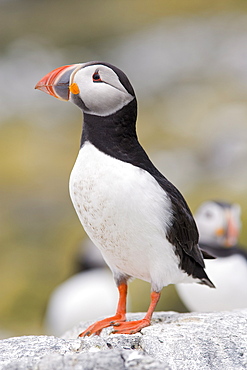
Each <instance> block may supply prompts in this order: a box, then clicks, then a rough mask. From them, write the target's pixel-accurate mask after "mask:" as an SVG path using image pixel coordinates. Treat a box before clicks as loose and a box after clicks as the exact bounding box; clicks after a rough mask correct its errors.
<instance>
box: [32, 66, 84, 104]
mask: <svg viewBox="0 0 247 370" xmlns="http://www.w3.org/2000/svg"><path fill="white" fill-rule="evenodd" d="M81 66H82V64H72V65H67V66H63V67H59V68H56V69H54V70H53V71H51V72H49V73H47V75H45V76H44V77H43V78H41V80H40V81H39V82H38V83H37V84H36V86H35V89H38V90H41V91H43V92H45V93H47V94H49V95H52V96H55V98H58V99H60V100H64V101H68V100H69V94H70V88H69V85H70V76H71V74H72V72H74V71H75V70H77V69H80V68H81Z"/></svg>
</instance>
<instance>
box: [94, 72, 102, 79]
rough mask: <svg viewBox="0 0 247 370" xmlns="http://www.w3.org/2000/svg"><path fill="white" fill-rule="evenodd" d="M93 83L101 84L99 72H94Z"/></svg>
mask: <svg viewBox="0 0 247 370" xmlns="http://www.w3.org/2000/svg"><path fill="white" fill-rule="evenodd" d="M93 82H102V80H101V78H100V75H99V71H95V72H94V74H93Z"/></svg>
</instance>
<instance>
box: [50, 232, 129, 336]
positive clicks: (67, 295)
mask: <svg viewBox="0 0 247 370" xmlns="http://www.w3.org/2000/svg"><path fill="white" fill-rule="evenodd" d="M74 267H75V268H74V270H75V272H74V274H73V275H72V276H70V277H69V278H68V279H66V280H65V281H63V282H62V283H61V284H59V285H58V286H57V287H55V289H54V290H53V291H52V293H51V295H50V297H49V300H48V304H47V307H46V313H45V318H44V331H45V332H47V333H49V334H51V335H56V336H60V335H62V334H63V333H65V332H66V331H67V330H69V329H71V328H72V327H73V326H74V325H76V324H78V322H80V321H82V320H83V321H93V320H96V319H97V318H99V317H105V316H112V315H113V314H114V313H115V306H116V301H117V298H118V295H117V290H116V288H115V284H114V280H113V277H112V274H111V272H110V270H109V268H108V266H107V265H106V263H105V261H104V259H103V257H102V254H101V253H100V251H99V249H98V248H97V247H96V246H95V245H94V244H93V243H92V242H91V240H90V239H88V238H87V239H86V240H85V241H83V243H81V244H80V246H79V250H78V252H77V253H76V256H75V261H74ZM78 292H80V294H78ZM98 302H100V304H99V303H98ZM128 303H129V302H128ZM128 308H129V306H128Z"/></svg>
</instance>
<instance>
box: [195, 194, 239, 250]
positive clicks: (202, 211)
mask: <svg viewBox="0 0 247 370" xmlns="http://www.w3.org/2000/svg"><path fill="white" fill-rule="evenodd" d="M229 213H231V217H232V221H233V222H234V225H235V226H236V227H237V228H238V230H239V229H240V228H241V220H240V216H241V209H240V206H239V205H238V204H235V203H234V204H232V205H231V208H230V209H226V210H225V209H224V208H222V207H221V206H220V205H218V204H217V203H215V202H212V201H208V202H204V203H203V204H202V205H201V206H200V207H199V208H198V210H197V212H196V213H195V220H196V224H197V226H198V229H199V233H200V241H201V242H204V243H210V242H216V243H217V242H218V243H219V244H222V243H223V238H224V237H225V236H224V234H223V235H222V234H219V235H217V232H216V231H217V230H219V229H222V230H225V231H227V230H226V228H227V215H228V214H229Z"/></svg>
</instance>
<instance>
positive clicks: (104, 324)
mask: <svg viewBox="0 0 247 370" xmlns="http://www.w3.org/2000/svg"><path fill="white" fill-rule="evenodd" d="M125 320H126V318H125V314H116V315H115V316H111V317H107V318H106V319H103V320H100V321H96V322H95V323H94V324H92V325H90V326H89V327H88V328H87V329H86V330H84V331H83V332H82V333H81V334H80V335H79V337H86V336H90V335H92V334H95V335H99V334H100V333H101V330H102V329H104V328H108V327H109V326H112V325H115V324H116V325H118V323H119V324H120V323H121V322H122V321H125Z"/></svg>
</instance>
